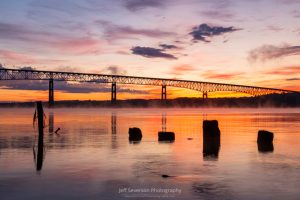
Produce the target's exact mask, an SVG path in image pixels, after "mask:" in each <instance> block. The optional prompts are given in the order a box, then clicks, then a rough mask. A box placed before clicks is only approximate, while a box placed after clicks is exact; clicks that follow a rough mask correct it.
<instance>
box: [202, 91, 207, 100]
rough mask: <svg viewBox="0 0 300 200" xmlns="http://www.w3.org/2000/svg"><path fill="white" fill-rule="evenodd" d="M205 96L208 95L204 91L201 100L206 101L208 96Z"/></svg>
mask: <svg viewBox="0 0 300 200" xmlns="http://www.w3.org/2000/svg"><path fill="white" fill-rule="evenodd" d="M207 94H208V92H207V91H204V92H203V96H202V97H203V99H207V97H208V95H207Z"/></svg>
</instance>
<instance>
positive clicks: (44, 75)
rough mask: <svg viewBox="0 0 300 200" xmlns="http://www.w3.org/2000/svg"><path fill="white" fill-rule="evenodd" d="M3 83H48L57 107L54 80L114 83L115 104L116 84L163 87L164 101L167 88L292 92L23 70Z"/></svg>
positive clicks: (8, 72) (6, 75) (4, 72)
mask: <svg viewBox="0 0 300 200" xmlns="http://www.w3.org/2000/svg"><path fill="white" fill-rule="evenodd" d="M0 80H49V105H50V106H51V105H53V104H54V84H53V82H54V81H77V82H94V83H112V90H111V100H112V101H116V98H117V96H116V94H117V87H116V84H135V85H156V86H161V87H162V94H161V98H162V99H163V100H165V99H167V90H166V87H167V86H171V87H180V88H187V89H191V90H196V91H200V92H202V93H203V98H207V94H208V92H219V91H234V92H241V93H247V94H250V95H254V96H255V95H266V94H272V93H288V92H292V91H289V90H281V89H274V88H264V87H255V86H246V85H234V84H224V83H213V82H202V81H188V80H176V79H162V78H149V77H136V76H121V75H106V74H88V73H76V72H56V71H38V70H21V69H0Z"/></svg>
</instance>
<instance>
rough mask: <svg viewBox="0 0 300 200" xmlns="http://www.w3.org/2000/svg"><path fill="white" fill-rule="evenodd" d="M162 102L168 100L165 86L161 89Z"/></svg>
mask: <svg viewBox="0 0 300 200" xmlns="http://www.w3.org/2000/svg"><path fill="white" fill-rule="evenodd" d="M161 100H167V86H166V85H163V86H162V87H161Z"/></svg>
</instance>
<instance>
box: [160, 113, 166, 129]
mask: <svg viewBox="0 0 300 200" xmlns="http://www.w3.org/2000/svg"><path fill="white" fill-rule="evenodd" d="M161 131H162V132H166V131H167V115H166V113H163V114H162V115H161Z"/></svg>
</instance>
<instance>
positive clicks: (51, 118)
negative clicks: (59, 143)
mask: <svg viewBox="0 0 300 200" xmlns="http://www.w3.org/2000/svg"><path fill="white" fill-rule="evenodd" d="M53 131H54V113H53V112H50V113H49V134H52V133H53Z"/></svg>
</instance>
